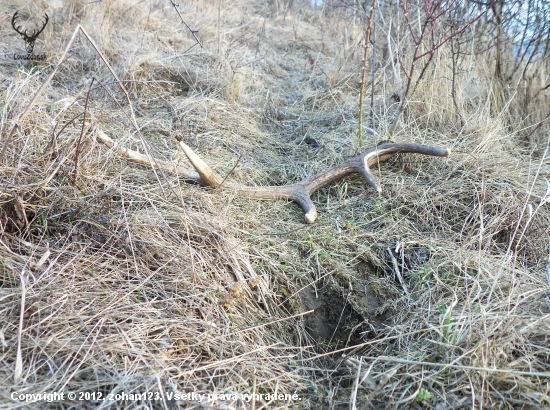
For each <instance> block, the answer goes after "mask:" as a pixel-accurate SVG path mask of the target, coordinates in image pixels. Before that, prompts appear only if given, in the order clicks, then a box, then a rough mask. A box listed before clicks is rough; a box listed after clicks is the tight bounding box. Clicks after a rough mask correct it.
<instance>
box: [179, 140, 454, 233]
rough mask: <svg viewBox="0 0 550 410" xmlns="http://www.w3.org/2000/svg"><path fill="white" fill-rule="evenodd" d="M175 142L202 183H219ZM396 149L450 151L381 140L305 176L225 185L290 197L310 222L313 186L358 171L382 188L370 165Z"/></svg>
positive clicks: (445, 154)
mask: <svg viewBox="0 0 550 410" xmlns="http://www.w3.org/2000/svg"><path fill="white" fill-rule="evenodd" d="M179 146H180V147H181V149H182V150H183V152H184V153H185V155H186V156H187V158H188V159H189V161H190V162H191V164H192V165H193V167H194V168H195V169H196V170H197V172H198V173H199V175H200V177H201V183H202V184H203V185H207V186H211V187H214V188H218V187H220V185H221V183H222V181H223V180H222V178H221V177H220V176H219V175H218V174H216V173H215V172H214V171H213V170H212V169H211V168H210V167H209V166H208V165H207V164H206V163H205V162H204V161H203V160H202V159H201V158H200V157H199V156H198V155H197V154H195V152H194V151H193V150H192V149H191V148H189V146H187V145H186V144H185V143H183V142H182V141H180V142H179ZM397 153H416V154H423V155H432V156H438V157H448V156H449V155H450V154H451V151H450V150H449V149H445V148H437V147H431V146H428V145H421V144H410V143H403V144H394V143H384V144H380V145H378V146H377V147H375V148H371V149H370V150H368V151H367V152H365V153H364V154H360V155H358V156H356V157H354V158H351V159H349V160H347V161H345V162H343V163H341V164H339V165H336V166H334V167H332V168H330V169H328V170H325V171H322V172H320V173H318V174H317V175H314V176H312V177H310V178H307V179H305V180H303V181H301V182H298V183H296V184H291V185H284V186H268V187H249V186H242V185H238V184H231V183H227V184H226V185H227V186H230V187H233V188H235V189H237V192H238V194H240V195H242V196H245V197H248V198H259V199H284V198H286V199H292V200H293V201H294V202H296V203H297V204H298V205H300V206H301V207H302V209H303V210H304V212H305V219H306V222H307V223H313V222H314V221H315V220H316V219H317V209H316V207H315V204H314V203H313V201H312V200H311V198H310V196H311V195H312V194H313V193H314V192H315V191H317V190H319V189H321V188H323V187H325V186H327V185H329V184H331V183H333V182H336V181H338V180H340V179H342V178H344V177H346V176H348V175H350V174H353V173H360V174H361V175H362V176H363V177H364V178H365V180H366V181H367V182H368V183H369V185H371V186H372V187H373V188H374V189H375V190H376V191H377V192H379V193H380V192H382V188H381V187H380V184H379V183H378V181H377V180H376V178H375V177H374V175H373V174H372V172H371V170H370V166H372V165H374V164H377V163H381V162H384V161H386V160H387V159H389V158H390V157H391V156H393V155H395V154H397Z"/></svg>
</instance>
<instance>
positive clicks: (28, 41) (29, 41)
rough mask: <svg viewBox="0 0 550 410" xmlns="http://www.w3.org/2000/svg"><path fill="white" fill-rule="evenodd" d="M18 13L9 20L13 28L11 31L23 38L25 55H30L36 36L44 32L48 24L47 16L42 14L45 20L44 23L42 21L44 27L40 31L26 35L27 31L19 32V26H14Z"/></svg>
mask: <svg viewBox="0 0 550 410" xmlns="http://www.w3.org/2000/svg"><path fill="white" fill-rule="evenodd" d="M17 13H18V12H15V14H14V15H13V17H12V19H11V26H12V27H13V29H14V30H15V31H17V33H18V34H19V35H20V36H21V37H23V40H25V48H26V49H27V53H29V54H32V51H33V50H34V42H35V41H36V39H37V38H38V36H39V35H40V33H42V31H44V28H45V27H46V24H48V20H49V18H48V15H47V14H44V17H45V18H46V19H45V21H44V25H43V26H42V28H41V29H39V30H33V32H32V34H28V33H27V30H25V31H21V26H17V25H16V24H17V23H16V20H17V18H18V17H19V16H18V15H17Z"/></svg>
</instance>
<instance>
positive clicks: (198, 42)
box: [170, 0, 204, 48]
mask: <svg viewBox="0 0 550 410" xmlns="http://www.w3.org/2000/svg"><path fill="white" fill-rule="evenodd" d="M170 3H172V6H174V8H175V9H176V12H177V13H178V16H180V19H181V22H182V23H183V24H185V27H187V28H188V29H189V31H190V32H191V34H192V35H193V37H195V41H196V42H197V44H198V45H199V46H201V48H204V46H203V45H202V43H201V41H200V40H199V38H198V37H197V33H198V32H199V30H193V29H192V28H191V27H190V26H189V24H187V22H186V21H185V20H184V18H183V16H182V15H181V11H180V10H179V8H178V7H179V4H177V3H176V2H174V1H172V0H170Z"/></svg>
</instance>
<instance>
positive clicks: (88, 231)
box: [0, 1, 550, 410]
mask: <svg viewBox="0 0 550 410" xmlns="http://www.w3.org/2000/svg"><path fill="white" fill-rule="evenodd" d="M287 3H288V2H275V3H273V4H271V3H269V4H267V5H266V4H265V3H263V2H244V1H237V2H225V3H224V2H215V3H213V2H204V1H189V2H186V3H185V4H182V5H181V6H180V7H181V8H182V9H184V10H185V18H186V20H187V21H188V22H190V23H192V26H193V27H194V28H198V29H200V37H201V39H202V41H203V42H204V44H205V49H203V50H201V49H199V47H198V46H194V44H195V43H194V39H193V36H192V35H191V34H190V33H189V31H188V30H187V29H186V28H185V27H184V26H183V25H181V24H180V21H179V20H178V18H177V15H176V14H175V11H174V9H173V7H172V6H171V5H170V3H169V2H162V3H158V4H157V3H155V4H153V3H147V2H133V1H119V2H110V1H104V2H95V3H93V2H92V3H86V2H84V3H78V2H77V3H75V2H71V3H70V4H68V3H67V4H65V3H62V2H55V1H54V2H49V3H48V6H47V12H48V14H50V16H51V18H52V20H51V24H50V25H49V27H48V28H47V30H46V31H45V35H44V36H43V37H41V39H42V40H39V41H37V45H36V47H37V49H43V50H44V52H46V54H47V56H48V58H47V60H46V61H45V62H35V63H33V62H29V63H21V62H17V61H13V60H9V59H6V60H5V64H3V65H2V66H0V97H1V100H2V107H3V109H2V115H1V127H0V130H1V134H0V135H1V138H0V149H3V148H4V147H6V148H5V153H4V158H3V161H0V311H1V312H2V315H1V316H0V347H1V354H0V361H1V366H0V380H2V381H1V382H0V386H1V388H0V401H1V403H2V405H1V406H0V407H3V408H13V409H15V408H22V407H25V406H26V404H24V403H22V402H20V401H17V400H13V399H12V397H11V395H12V393H14V392H17V393H18V394H27V393H29V394H37V393H41V392H54V391H60V392H69V391H80V392H86V391H87V392H101V393H102V394H103V395H104V396H105V395H107V394H110V393H112V394H117V393H121V392H125V393H127V394H130V393H144V392H153V393H154V392H160V393H161V394H162V395H164V402H141V403H140V404H139V406H142V407H143V408H167V407H171V406H180V407H188V406H198V405H199V404H198V403H196V402H192V401H178V402H169V403H168V404H166V400H167V399H168V397H167V396H166V393H167V392H168V393H170V392H172V393H173V392H179V393H189V392H196V393H200V394H221V393H243V394H252V393H258V394H259V393H261V394H265V393H275V392H277V393H288V394H292V393H297V394H298V396H299V397H300V400H301V401H299V402H296V401H292V400H286V401H285V400H271V399H264V398H262V399H259V400H257V401H255V402H254V403H245V402H243V401H242V400H240V399H235V400H221V399H217V400H211V401H210V403H209V404H208V406H214V407H216V408H218V407H219V408H241V407H243V408H297V407H300V406H301V407H302V408H312V407H316V406H317V407H323V408H325V407H326V408H344V407H348V406H349V403H350V402H351V403H353V406H357V407H361V406H362V407H363V408H395V409H397V408H420V407H426V408H434V409H438V410H439V409H443V408H478V407H479V408H481V407H483V408H520V407H522V408H544V407H545V406H550V390H549V389H550V386H549V384H548V380H549V377H550V374H549V373H548V368H549V366H550V363H549V359H548V358H549V355H550V348H549V346H550V343H549V341H550V316H549V312H550V305H549V302H548V297H547V291H548V283H547V282H546V279H545V276H544V272H545V269H547V267H546V265H545V264H546V263H547V261H548V252H549V249H548V237H549V226H550V212H549V210H548V204H547V203H548V200H549V193H548V187H547V183H546V180H545V178H546V177H547V176H548V164H549V162H548V157H547V154H548V152H547V145H544V144H542V145H540V144H539V143H538V142H537V143H536V144H534V145H533V147H534V148H533V152H531V151H529V150H527V149H526V148H525V147H524V146H523V145H522V144H521V143H520V139H521V134H520V130H519V128H521V127H524V126H525V125H524V123H523V122H521V121H523V120H521V121H520V120H519V119H518V120H517V121H518V124H519V125H518V129H511V128H510V122H509V119H510V118H511V116H512V115H516V114H517V113H518V112H519V111H517V109H516V108H517V107H516V106H515V105H514V106H513V104H512V103H511V104H510V111H502V112H495V111H494V110H492V109H491V103H490V99H491V98H492V97H491V93H492V92H493V90H492V89H491V87H490V83H489V82H488V80H487V79H486V77H484V76H485V75H486V73H487V70H486V68H485V66H484V64H485V63H484V62H482V61H478V62H477V65H474V64H472V65H470V67H475V68H473V69H472V70H474V71H473V72H471V73H468V75H465V76H463V77H460V79H459V80H460V81H459V82H458V83H457V97H456V98H457V101H458V102H459V104H457V106H458V112H457V109H456V106H455V105H454V104H453V101H452V100H451V99H450V98H451V97H450V95H451V92H450V87H451V85H450V82H449V80H448V79H449V78H450V77H449V70H450V68H449V67H447V66H446V65H445V63H444V61H443V57H441V59H442V60H441V61H434V65H435V67H436V68H437V69H434V70H433V71H431V72H429V73H428V74H427V75H430V76H432V77H431V78H432V79H433V81H432V80H430V81H425V82H421V83H420V85H419V87H418V89H417V90H416V91H415V94H414V95H413V97H412V99H411V100H410V103H409V105H408V106H407V110H406V111H405V113H404V115H403V117H402V119H401V120H400V123H399V125H398V127H397V133H396V135H395V136H394V139H395V140H398V141H414V142H420V143H426V144H432V145H437V146H447V147H449V148H451V149H452V151H453V155H452V156H451V158H450V159H449V160H446V161H443V160H438V159H434V158H431V157H430V158H421V157H418V156H412V155H411V156H401V157H398V158H397V159H395V160H394V161H392V162H391V163H389V164H384V165H382V166H381V168H380V169H378V170H376V174H377V176H378V177H379V178H380V179H381V181H382V185H383V188H384V191H383V193H382V194H381V195H380V196H376V195H375V194H374V193H373V192H372V190H371V189H370V188H367V187H366V186H365V185H364V184H363V183H362V182H361V181H360V180H359V179H358V178H349V179H346V180H344V181H341V182H340V183H338V184H336V185H333V186H331V187H329V188H326V189H323V190H322V191H320V192H319V193H318V194H316V195H315V196H314V197H313V200H314V201H315V202H316V205H317V206H318V208H319V213H320V216H319V219H318V222H317V223H316V224H314V225H308V226H305V225H303V224H302V222H301V221H302V215H301V211H300V210H299V209H298V207H296V206H295V205H294V204H291V203H287V202H284V201H274V202H268V201H253V200H246V199H242V198H238V197H236V195H235V193H234V192H232V191H231V190H220V191H214V190H210V189H205V188H201V187H199V186H197V185H192V184H188V183H186V181H185V180H184V179H183V178H178V176H177V175H173V174H169V173H167V172H163V171H156V172H153V171H152V170H151V169H150V168H146V167H142V166H140V165H136V164H133V163H131V162H128V161H126V160H125V159H123V158H121V157H120V156H118V155H117V153H116V151H115V150H113V149H110V148H108V147H107V146H105V145H104V144H102V143H101V142H99V141H98V140H97V139H96V138H95V131H94V129H96V128H99V129H101V130H102V131H104V132H105V133H107V134H108V135H109V136H110V137H111V138H113V139H114V140H116V141H117V142H119V143H120V144H121V145H122V146H124V147H127V148H130V149H132V150H134V151H138V152H140V153H147V152H148V153H149V154H150V155H153V156H154V157H156V158H158V159H161V160H164V161H169V162H175V163H178V164H179V165H181V166H182V167H186V168H188V167H189V165H188V163H187V161H186V160H185V159H184V158H183V157H182V155H181V154H180V153H179V152H178V151H177V150H176V148H175V147H176V145H175V143H174V137H175V136H176V135H180V136H181V137H182V138H183V140H184V141H185V142H186V143H187V144H189V145H190V146H191V147H192V148H193V149H195V150H196V151H197V152H198V153H199V154H200V155H201V156H202V157H203V158H204V159H205V160H206V161H207V162H208V163H209V164H210V165H211V166H212V167H213V168H214V169H216V170H217V171H218V172H219V173H220V174H221V175H222V176H223V177H225V176H226V175H227V174H228V173H229V172H231V170H232V169H233V167H234V166H235V164H236V163H237V161H239V163H238V165H237V167H236V168H235V170H234V171H233V172H232V173H231V175H230V176H229V178H230V179H231V180H234V181H238V182H240V183H244V184H248V185H278V184H286V183H290V182H295V181H298V180H301V179H303V178H304V177H307V176H310V175H312V174H314V173H316V172H319V171H321V170H323V169H326V168H327V167H330V166H332V165H335V164H337V163H339V162H342V161H343V160H345V159H346V158H348V157H350V156H351V155H354V154H355V152H356V149H357V141H356V138H357V124H358V123H357V112H358V107H357V103H358V93H359V89H358V82H359V75H360V67H361V61H360V58H361V52H360V51H361V50H360V39H361V37H360V36H361V32H360V27H358V26H357V25H356V24H355V20H354V21H353V22H352V21H351V20H343V19H341V18H339V17H338V14H337V13H335V14H330V13H323V12H322V10H320V9H316V8H314V9H311V8H309V7H305V6H303V7H291V5H290V4H287ZM40 10H42V9H40V8H38V7H37V6H36V5H34V4H33V6H32V7H31V9H30V11H29V12H30V13H31V14H32V15H34V14H36V13H37V12H38V11H40ZM33 13H34V14H33ZM78 23H79V24H82V25H83V26H84V27H85V29H86V30H87V31H88V32H89V34H90V35H91V37H92V38H93V39H94V40H95V41H96V43H97V44H98V46H99V47H100V49H101V50H102V52H103V53H104V54H105V56H106V57H107V59H108V61H109V63H110V64H111V66H112V67H113V69H114V71H115V72H116V74H117V76H119V77H120V78H121V79H122V80H123V83H124V86H125V88H126V89H127V90H128V94H129V97H130V100H131V101H132V105H133V107H134V111H135V118H136V121H137V123H138V125H139V128H140V130H141V134H142V135H143V137H144V139H142V138H141V137H140V135H139V134H138V133H137V132H136V130H135V129H134V128H133V127H132V126H131V123H130V121H129V119H128V115H129V106H128V102H127V101H126V99H125V95H124V93H123V92H122V91H121V88H120V87H119V86H118V85H117V84H116V83H115V81H114V77H113V76H112V74H111V72H110V71H109V70H108V69H107V67H106V66H105V64H104V62H103V61H102V60H101V58H100V57H99V56H98V54H97V53H96V52H95V51H94V50H93V48H92V47H91V46H90V44H89V43H88V42H87V41H86V39H85V38H84V37H83V36H81V38H79V39H78V40H77V41H76V42H75V43H74V45H73V47H72V48H71V51H70V53H69V57H68V59H67V60H66V61H65V62H64V63H63V64H62V66H61V67H60V70H59V71H58V72H57V73H56V75H55V77H54V78H53V80H52V82H51V83H50V85H49V86H48V87H47V88H46V90H45V92H44V93H43V94H42V95H41V96H40V98H39V99H38V100H37V101H36V104H35V105H34V106H33V107H32V108H31V111H30V112H29V115H27V116H25V117H24V118H22V119H21V120H20V121H19V122H18V124H19V130H18V131H17V132H16V133H15V134H14V135H13V136H12V138H11V139H8V135H9V131H10V129H11V128H12V127H13V125H14V123H15V121H17V119H18V118H19V115H20V113H21V112H22V111H23V110H24V108H25V107H26V105H27V104H28V103H29V102H30V101H31V99H32V97H33V95H34V94H35V93H36V91H37V90H38V88H39V87H40V85H41V84H42V83H43V81H44V79H45V78H46V76H47V74H48V73H49V72H50V70H51V69H52V68H53V66H54V65H55V64H57V61H58V60H59V57H60V56H61V54H62V52H63V50H64V48H65V46H66V44H67V41H68V39H69V37H70V35H71V34H72V33H73V30H74V28H75V26H76V24H78ZM343 33H344V34H343ZM0 46H1V47H2V50H10V52H12V51H11V50H12V49H18V48H21V47H22V41H21V39H20V38H19V37H17V36H16V34H15V33H14V32H13V30H11V27H10V23H9V19H8V20H6V19H4V20H3V21H1V22H0ZM442 50H443V51H442V54H443V53H444V52H445V51H444V49H442ZM94 77H95V78H96V80H94V87H93V89H92V90H91V91H90V98H89V102H88V105H87V117H86V122H85V124H84V125H83V115H82V113H83V111H84V107H85V99H86V94H87V93H88V90H89V87H90V83H91V81H92V78H94ZM99 81H100V82H101V83H102V84H104V85H105V87H107V88H108V89H109V90H110V93H111V95H108V94H107V93H106V92H105V90H104V88H102V87H101V86H100V85H99ZM400 81H401V83H402V79H399V78H392V69H391V67H389V66H388V67H379V71H378V74H377V77H376V79H375V88H374V89H375V108H376V109H375V112H374V115H373V117H371V118H368V119H367V118H366V119H365V121H366V124H365V126H366V131H365V132H366V133H367V134H368V135H367V140H366V144H367V145H374V144H375V143H376V142H377V141H379V140H382V139H386V138H385V133H387V131H388V130H389V129H390V126H391V123H392V121H393V116H394V115H395V113H396V112H395V107H394V105H395V104H396V101H395V99H396V98H399V92H400V88H399V87H400ZM369 90H370V84H367V91H368V92H370V91H369ZM367 95H368V94H367ZM368 97H369V98H370V95H368ZM369 98H367V100H368V99H369ZM115 100H116V101H115ZM513 103H514V104H515V101H514V102H513ZM367 105H368V104H367ZM512 106H513V107H516V108H514V110H516V111H514V110H512V108H513V107H512ZM366 111H367V112H370V111H369V110H368V109H366ZM514 113H516V114H514ZM537 115H539V116H540V113H539V114H537ZM81 133H82V139H81V143H80V144H79V145H78V144H77V141H78V139H79V138H80V135H81ZM537 144H539V145H537ZM77 146H78V148H77ZM541 147H542V148H541ZM77 149H78V158H79V159H78V162H76V161H75V158H76V153H77V152H76V151H77ZM75 168H76V175H77V178H76V181H73V179H72V178H73V176H74V175H75ZM114 403H116V404H114ZM96 404H97V403H93V402H91V401H70V400H68V401H65V402H63V403H56V405H59V406H60V407H63V408H69V407H72V408H87V407H89V406H91V405H96ZM201 405H202V406H206V404H204V403H203V404H201ZM103 406H104V407H107V408H119V407H120V408H135V407H136V403H134V402H130V401H126V402H111V403H108V402H107V403H104V404H103Z"/></svg>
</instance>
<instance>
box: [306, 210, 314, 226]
mask: <svg viewBox="0 0 550 410" xmlns="http://www.w3.org/2000/svg"><path fill="white" fill-rule="evenodd" d="M316 219H317V211H316V210H315V209H314V210H312V211H309V212H308V213H306V223H308V224H312V223H313V222H315V220H316Z"/></svg>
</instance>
